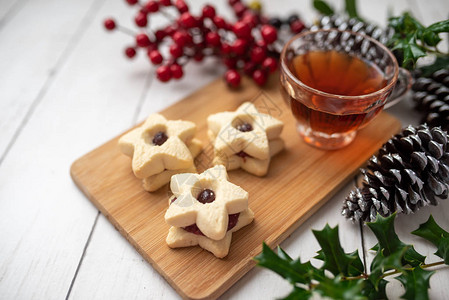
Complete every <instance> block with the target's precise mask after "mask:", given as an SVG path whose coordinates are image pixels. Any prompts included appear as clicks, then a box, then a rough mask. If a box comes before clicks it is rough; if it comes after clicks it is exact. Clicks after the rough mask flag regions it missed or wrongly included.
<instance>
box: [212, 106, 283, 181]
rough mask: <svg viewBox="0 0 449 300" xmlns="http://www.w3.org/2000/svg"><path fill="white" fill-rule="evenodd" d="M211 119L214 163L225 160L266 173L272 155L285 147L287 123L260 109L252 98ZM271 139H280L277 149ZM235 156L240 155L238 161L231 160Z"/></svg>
mask: <svg viewBox="0 0 449 300" xmlns="http://www.w3.org/2000/svg"><path fill="white" fill-rule="evenodd" d="M207 122H208V126H209V130H208V135H209V138H210V139H211V140H212V141H213V145H214V155H215V157H216V159H215V160H214V164H215V163H217V164H220V163H224V164H225V166H226V167H227V168H228V167H229V168H230V169H235V168H238V167H239V166H241V167H242V168H243V169H245V170H246V171H247V172H249V173H252V174H254V175H258V176H263V175H265V174H266V173H267V171H268V165H269V162H270V157H271V156H272V155H274V154H273V153H277V152H279V151H280V150H282V148H283V147H284V144H283V142H282V143H281V142H279V136H280V134H281V131H282V128H283V123H282V122H281V121H280V120H278V119H276V118H274V117H272V116H270V115H268V114H263V113H260V112H259V111H257V109H256V107H255V106H254V104H252V103H250V102H245V103H243V104H242V105H240V107H239V108H238V109H237V110H236V111H234V112H221V113H217V114H213V115H210V116H209V117H208V119H207ZM271 140H278V141H276V142H274V143H273V145H275V146H274V147H276V149H273V150H270V141H271ZM279 146H281V149H278V147H279ZM217 157H218V159H217ZM239 157H240V158H251V159H239ZM232 158H236V159H235V162H233V163H229V161H230V160H233V159H232Z"/></svg>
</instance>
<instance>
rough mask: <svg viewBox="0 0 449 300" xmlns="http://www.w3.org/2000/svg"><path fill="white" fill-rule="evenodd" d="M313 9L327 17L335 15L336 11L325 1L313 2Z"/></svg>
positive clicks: (315, 0) (317, 0)
mask: <svg viewBox="0 0 449 300" xmlns="http://www.w3.org/2000/svg"><path fill="white" fill-rule="evenodd" d="M313 7H315V9H316V10H318V11H319V12H320V13H322V14H323V15H325V16H330V15H333V14H334V9H333V8H332V7H331V6H330V5H329V4H328V3H327V2H326V1H324V0H313Z"/></svg>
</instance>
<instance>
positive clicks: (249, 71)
mask: <svg viewBox="0 0 449 300" xmlns="http://www.w3.org/2000/svg"><path fill="white" fill-rule="evenodd" d="M255 69H256V64H255V63H253V62H252V61H247V62H246V63H245V65H244V66H243V72H245V74H246V75H248V76H252V75H253V73H254V70H255Z"/></svg>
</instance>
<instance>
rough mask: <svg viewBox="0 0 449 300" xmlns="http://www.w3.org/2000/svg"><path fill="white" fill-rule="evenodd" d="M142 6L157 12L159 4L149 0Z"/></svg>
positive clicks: (149, 10)
mask: <svg viewBox="0 0 449 300" xmlns="http://www.w3.org/2000/svg"><path fill="white" fill-rule="evenodd" d="M144 8H145V10H146V11H147V12H150V13H153V12H157V11H158V10H159V4H158V3H157V2H156V1H154V0H150V1H148V2H147V3H146V4H145V6H144Z"/></svg>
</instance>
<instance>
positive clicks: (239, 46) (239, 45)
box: [232, 39, 247, 55]
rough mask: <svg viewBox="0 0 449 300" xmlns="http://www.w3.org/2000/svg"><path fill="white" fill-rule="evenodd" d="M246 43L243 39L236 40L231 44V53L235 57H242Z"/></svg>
mask: <svg viewBox="0 0 449 300" xmlns="http://www.w3.org/2000/svg"><path fill="white" fill-rule="evenodd" d="M246 45H247V42H246V41H245V40H243V39H236V40H235V41H234V44H232V51H233V52H234V53H235V54H236V55H242V54H243V53H245V51H246Z"/></svg>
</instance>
